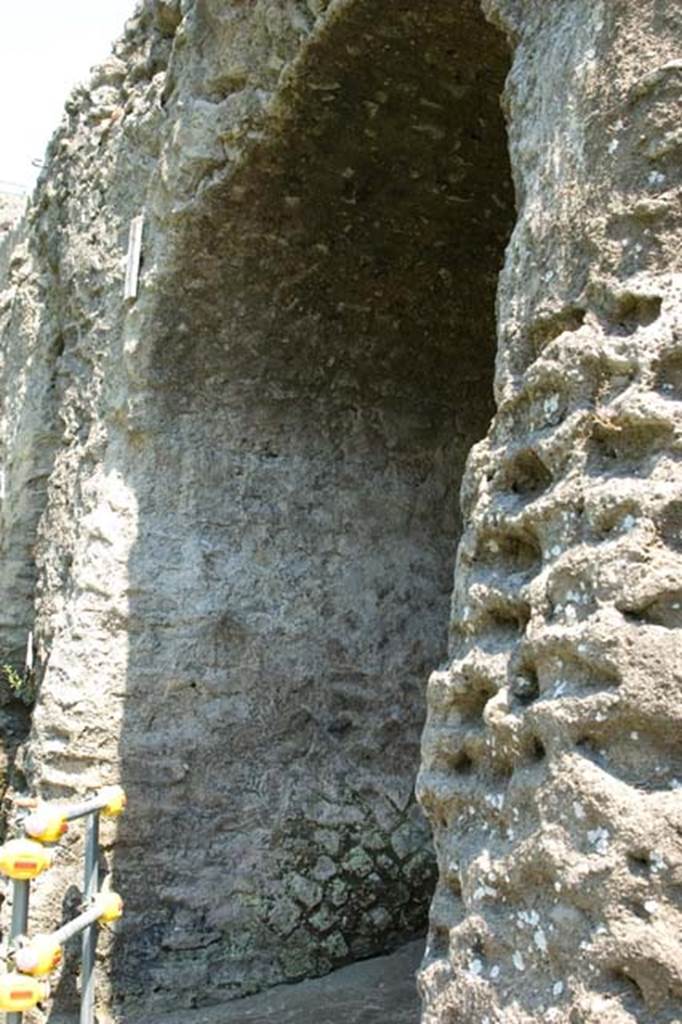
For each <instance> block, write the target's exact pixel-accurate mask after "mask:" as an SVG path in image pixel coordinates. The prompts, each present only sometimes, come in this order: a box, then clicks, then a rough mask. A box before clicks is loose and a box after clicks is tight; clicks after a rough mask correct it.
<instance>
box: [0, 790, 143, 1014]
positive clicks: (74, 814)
mask: <svg viewBox="0 0 682 1024" xmlns="http://www.w3.org/2000/svg"><path fill="white" fill-rule="evenodd" d="M17 803H18V804H20V805H21V806H24V807H32V808H34V809H33V813H31V814H29V815H28V816H27V817H26V818H25V819H24V821H23V830H24V833H25V835H24V837H22V838H19V839H12V840H10V841H9V842H8V843H5V845H4V846H2V847H0V872H1V873H2V874H4V875H6V876H7V877H8V878H10V879H11V880H12V886H13V897H12V919H11V924H10V934H9V947H8V950H7V954H8V956H9V958H11V959H12V960H13V962H14V970H13V971H10V972H9V973H7V974H5V975H4V976H0V1012H4V1013H6V1014H7V1024H21V1021H22V1018H23V1013H24V1011H25V1010H30V1009H32V1008H33V1007H34V1006H37V1005H38V1003H40V1002H42V1001H43V1000H44V999H46V998H47V997H48V995H49V984H48V982H47V981H46V980H45V979H46V976H47V975H49V974H50V972H51V971H53V970H54V969H55V968H56V967H58V966H59V964H60V963H61V959H62V947H63V946H64V944H65V943H66V942H67V941H68V940H69V939H71V938H73V936H74V935H78V934H79V933H81V932H82V935H83V939H82V952H81V1008H80V1024H94V1020H95V988H94V969H95V946H96V944H97V924H98V922H108V921H115V920H116V919H117V918H119V917H120V916H121V914H122V912H123V902H122V900H121V898H120V896H119V895H118V894H117V893H113V892H105V891H100V889H99V870H98V865H99V821H100V815H102V814H104V815H107V816H110V817H113V816H116V815H119V814H121V813H122V812H123V810H124V809H125V804H126V796H125V792H124V791H123V789H122V788H121V787H120V786H107V787H106V788H105V789H102V790H101V791H100V792H99V793H98V794H97V795H96V796H93V797H91V798H90V799H88V800H84V801H81V802H80V803H74V804H66V805H54V804H42V803H39V802H37V801H17ZM77 818H85V820H86V824H85V871H84V880H83V911H82V913H80V914H79V915H78V916H77V917H75V918H73V920H71V921H68V922H67V923H66V924H64V925H62V926H61V927H60V928H57V929H56V930H55V931H53V932H50V933H49V934H46V935H35V936H33V937H32V938H30V937H29V935H28V915H29V903H30V886H31V881H32V880H33V879H34V878H37V877H38V876H39V875H41V874H42V873H43V871H46V870H47V869H48V868H49V867H50V866H51V864H52V861H53V851H52V849H51V846H52V845H53V844H55V843H57V842H58V841H59V839H60V838H61V836H62V835H63V834H64V832H65V831H66V829H67V822H69V821H74V820H75V819H77Z"/></svg>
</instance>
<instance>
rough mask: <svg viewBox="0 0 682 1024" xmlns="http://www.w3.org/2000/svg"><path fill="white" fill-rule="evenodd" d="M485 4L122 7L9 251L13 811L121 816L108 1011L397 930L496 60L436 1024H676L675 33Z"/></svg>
mask: <svg viewBox="0 0 682 1024" xmlns="http://www.w3.org/2000/svg"><path fill="white" fill-rule="evenodd" d="M483 6H484V7H485V9H486V14H487V16H488V17H489V19H490V24H489V25H488V26H486V23H485V22H484V20H483V18H482V16H481V11H480V8H479V5H478V2H474V0H471V2H470V3H469V2H467V3H458V4H453V3H451V2H450V0H429V3H428V4H419V5H416V4H414V3H411V2H408V0H381V2H373V3H369V2H368V0H333V2H331V3H325V2H324V0H306V2H304V0H285V2H282V3H279V2H278V3H274V2H271V0H256V2H254V3H253V4H248V5H246V4H239V3H236V2H228V0H196V2H192V0H183V2H182V3H180V2H176V0H145V3H144V4H143V5H142V6H141V9H140V11H139V12H138V15H137V16H136V17H135V18H134V19H132V20H131V21H130V22H129V23H128V25H127V28H126V32H125V34H124V36H123V38H122V40H121V41H120V42H119V43H118V44H117V45H116V47H115V49H114V54H113V56H112V58H111V59H110V60H109V61H108V62H106V63H105V64H104V65H102V66H101V67H100V68H98V69H96V70H95V71H94V73H93V77H92V79H91V81H90V82H89V83H88V85H87V86H86V87H84V88H83V89H81V90H80V91H78V92H77V93H76V94H75V95H74V96H73V97H72V99H71V101H70V102H69V104H68V105H67V110H66V116H65V121H64V123H63V125H62V127H61V129H60V131H59V132H58V133H57V135H56V136H55V138H54V140H53V142H52V144H51V148H50V151H49V154H48V161H47V165H46V169H45V172H44V175H43V177H42V179H41V183H40V185H39V187H38V190H37V191H36V194H35V196H34V199H33V202H32V204H31V206H30V209H29V212H28V216H27V218H26V219H25V221H24V222H23V224H22V225H21V226H20V227H19V228H18V229H17V232H16V233H14V234H13V235H12V236H11V237H10V238H9V239H7V240H6V241H5V243H4V244H2V246H1V247H0V274H1V275H2V281H3V285H2V288H3V290H2V293H1V296H0V331H1V332H2V344H1V345H0V359H1V362H0V394H1V395H2V414H1V416H2V419H1V421H0V436H1V443H2V449H1V451H0V457H1V459H2V464H3V465H2V468H3V472H4V499H3V502H2V508H1V511H0V517H1V518H0V544H1V545H2V549H1V553H2V561H1V563H0V596H1V599H2V622H1V623H0V627H1V632H0V648H1V652H2V654H3V659H4V658H5V657H6V658H7V659H8V661H9V662H11V663H12V664H14V665H18V666H19V667H20V666H21V663H22V660H23V652H24V649H25V644H26V636H27V633H28V632H29V630H32V631H33V634H34V638H35V671H34V674H33V676H32V677H31V678H30V679H28V680H27V684H26V685H27V689H26V691H25V692H24V693H23V694H20V695H19V698H20V699H17V695H16V694H15V693H13V692H11V691H9V690H7V691H6V692H5V695H4V696H3V697H2V700H3V702H4V710H3V715H4V716H5V717H6V718H7V723H8V729H7V733H6V738H8V739H9V742H6V750H5V754H4V756H5V758H6V760H7V772H6V775H5V783H4V785H6V784H7V783H9V784H10V785H11V787H12V788H13V789H14V790H18V791H24V790H25V789H27V788H33V787H37V788H39V789H40V790H41V791H42V792H43V794H44V795H46V796H48V797H49V796H67V795H71V794H72V793H73V792H79V791H82V790H83V789H86V788H87V787H88V786H91V785H97V784H99V783H100V782H115V781H119V780H120V781H123V782H124V784H125V785H126V786H128V788H129V789H130V790H131V798H132V807H133V811H132V812H131V814H130V816H129V817H128V818H127V819H126V821H125V822H124V823H123V825H122V827H121V829H120V831H119V833H118V836H117V840H118V841H117V844H116V847H115V850H116V852H115V853H114V852H113V851H112V852H109V853H108V861H109V866H110V868H111V869H112V872H113V876H114V881H115V884H116V885H118V886H119V887H120V888H121V889H122V890H123V891H124V893H125V895H126V897H127V899H128V903H129V912H128V914H127V917H126V920H125V923H124V925H123V930H122V931H121V932H120V933H119V934H118V936H117V937H116V938H115V940H114V941H113V943H112V944H110V946H109V948H108V949H105V950H104V952H105V954H106V956H105V964H106V969H103V970H102V974H101V978H100V979H99V990H100V992H101V993H102V1005H101V1007H100V1010H101V1014H102V1017H103V1019H107V1018H108V1017H109V1018H111V1019H120V1020H126V1019H128V1018H129V1019H131V1020H136V1019H139V1018H140V1014H144V1012H146V1010H148V1009H150V1008H152V1007H154V1006H155V1005H156V1006H157V1007H158V1008H159V1009H160V1010H163V1009H167V1008H168V1007H170V1006H174V1007H179V1006H186V1007H190V1006H191V1005H193V1004H194V1003H195V1002H197V1000H199V1001H211V1000H213V1001H215V1000H219V999H230V998H234V997H235V996H239V995H243V994H245V993H248V992H249V991H254V990H256V989H258V988H261V987H263V986H266V985H268V984H272V983H274V982H277V981H279V980H282V979H283V978H285V979H288V980H292V979H295V978H297V977H300V976H302V975H306V974H313V973H319V972H323V971H325V970H328V969H329V968H331V967H332V966H334V965H335V964H337V963H342V962H344V961H345V960H348V959H349V958H353V957H356V956H365V955H368V954H370V953H373V952H378V951H379V950H381V949H382V948H387V947H388V946H390V945H391V944H395V943H396V942H398V941H400V940H401V939H402V938H404V937H406V936H407V935H408V934H410V932H411V930H413V929H414V928H415V927H418V925H419V923H420V922H421V915H422V913H423V908H424V905H425V902H426V900H427V899H428V894H429V892H430V887H431V884H432V863H431V858H430V854H429V852H428V844H427V841H426V835H425V829H424V825H423V823H422V822H421V821H420V819H419V816H418V815H417V813H416V810H415V807H414V804H413V801H412V798H411V786H412V776H413V771H414V762H415V759H416V740H417V736H418V731H419V728H420V723H421V706H422V702H423V697H422V693H421V679H422V676H423V675H424V674H425V673H426V669H427V666H432V665H433V664H434V663H437V662H438V661H439V658H440V655H441V653H442V652H441V646H442V627H441V625H440V624H441V623H442V625H444V623H445V619H446V618H447V593H446V592H447V590H448V588H449V586H450V583H449V577H450V572H451V566H450V564H449V557H450V555H449V552H450V549H451V547H452V545H453V543H454V540H455V538H456V537H457V536H458V533H459V531H460V524H459V522H458V521H457V517H456V516H455V515H454V514H451V513H447V511H445V512H444V510H447V509H448V508H452V504H453V502H454V497H453V494H452V491H453V485H454V484H455V483H456V481H458V479H459V475H460V473H461V465H462V462H463V458H464V455H465V453H466V451H468V449H469V448H470V446H471V444H472V443H473V442H474V441H475V440H476V439H477V438H478V437H480V436H482V433H483V432H484V430H485V427H486V425H487V423H488V422H489V421H490V415H491V408H490V401H489V396H490V393H491V392H492V387H493V384H492V362H493V353H492V345H493V335H494V332H493V325H492V323H491V317H490V310H491V308H492V295H493V290H494V283H495V278H496V273H497V269H498V266H499V262H500V257H501V253H502V249H503V246H504V243H505V241H506V239H507V237H508V229H509V225H510V213H511V207H512V200H511V197H510V189H509V174H508V167H507V163H506V158H505V152H504V150H505V139H504V131H503V127H502V122H501V118H500V114H499V110H498V105H497V97H498V96H499V94H500V92H501V90H502V83H503V79H504V77H505V74H506V71H507V69H508V66H509V55H510V54H513V66H512V71H511V74H510V77H509V79H508V82H507V87H506V90H505V98H504V103H505V110H506V113H507V118H508V126H509V142H510V150H511V156H512V171H513V175H514V184H515V188H516V204H517V210H518V220H517V224H516V228H515V230H514V234H513V237H512V241H511V245H510V246H509V249H508V252H507V258H506V265H505V269H504V272H503V274H502V278H501V283H500V288H499V302H498V306H499V309H498V316H499V331H498V335H499V337H498V346H499V347H498V356H497V368H496V381H495V397H496V401H497V414H496V416H495V419H494V421H493V425H492V427H491V429H490V432H489V434H488V437H487V439H486V440H485V441H484V442H483V443H481V444H480V445H478V446H477V447H476V448H474V450H473V451H472V454H471V456H470V459H469V465H468V470H467V472H466V475H465V480H464V486H463V492H462V505H463V520H464V525H465V530H464V535H463V538H462V542H461V545H460V548H459V555H458V563H457V573H456V581H455V600H454V617H453V628H452V637H451V656H450V660H449V664H448V667H447V668H446V669H444V670H443V671H439V672H436V673H435V674H434V675H433V676H432V678H431V681H430V684H429V694H428V722H427V725H426V729H425V733H424V740H423V753H422V770H421V773H420V779H419V785H418V791H419V797H420V800H421V803H422V807H423V808H424V810H425V811H426V813H427V814H428V816H429V819H430V821H431V824H432V827H433V831H434V836H435V843H436V853H437V858H438V869H439V882H438V886H437V890H436V895H435V898H434V901H433V905H432V911H431V918H432V924H431V932H430V940H429V945H428V950H427V957H426V960H425V965H424V969H423V971H422V973H421V981H420V986H421V990H422V993H423V996H424V1021H425V1024H436V1022H438V1024H455V1022H460V1021H462V1022H466V1024H492V1022H496V1024H502V1022H504V1024H517V1022H518V1024H530V1022H536V1021H538V1022H539V1021H541V1020H542V1021H545V1020H549V1021H550V1022H552V1021H553V1022H554V1024H579V1022H590V1024H597V1022H599V1024H634V1022H637V1024H673V1022H674V1021H677V1020H678V1019H679V1013H678V1011H677V1010H676V1008H675V1000H679V998H680V994H681V993H680V987H681V984H682V982H681V979H680V962H681V959H682V958H681V957H680V948H679V944H678V940H677V937H676V936H677V935H679V934H680V930H679V925H680V909H679V892H680V888H679V887H680V883H681V882H682V878H681V876H680V870H681V869H680V853H681V851H680V830H681V829H682V822H681V821H680V791H679V782H680V780H682V765H681V764H680V748H679V739H678V733H679V715H680V711H679V708H680V706H682V702H680V700H679V695H680V678H681V677H680V670H679V667H678V666H679V654H680V646H681V643H680V635H681V634H680V629H679V627H680V624H681V623H680V602H681V601H682V594H681V591H682V576H681V574H680V560H681V559H682V554H681V553H680V550H681V543H680V526H681V523H680V521H681V518H682V511H681V510H682V493H681V490H682V488H681V486H680V471H679V468H678V466H679V461H678V460H679V455H678V450H679V429H680V427H679V416H677V417H676V411H677V410H678V404H679V401H680V400H682V355H681V354H680V340H679V332H680V325H679V315H680V313H679V311H680V277H679V273H678V274H677V276H676V267H677V270H678V271H679V264H676V261H677V260H678V259H679V255H678V248H679V239H680V216H681V215H680V212H679V211H680V202H679V199H680V179H679V174H680V162H679V156H680V154H679V145H680V135H679V127H678V124H677V120H676V114H675V104H676V102H677V101H678V99H679V88H680V64H679V59H678V57H679V42H680V37H681V35H682V28H681V26H680V14H679V13H678V12H676V10H675V8H674V5H672V4H669V3H663V2H659V0H591V2H589V3H588V2H587V0H569V2H566V3H548V2H546V0H542V2H541V0H485V3H484V5H483ZM425 11H426V12H428V17H425V16H424V12H425ZM491 24H492V25H494V26H495V28H494V29H493V28H492V27H491ZM502 33H506V36H507V39H508V42H509V50H506V49H505V46H504V43H503V39H502ZM676 48H677V50H676ZM415 140H418V145H415ZM387 166H388V167H390V169H391V174H390V179H389V184H388V187H387V186H386V174H385V168H386V167H387ZM142 211H144V214H145V219H146V227H145V243H144V261H143V267H142V288H141V291H140V295H139V296H138V299H137V301H136V302H135V303H125V302H124V301H123V295H122V283H123V272H124V266H123V264H124V258H125V249H126V242H127V232H128V225H129V223H130V220H131V218H132V217H133V216H135V215H137V214H139V213H140V212H142ZM415 254H418V255H419V258H418V259H415ZM676 318H677V320H676ZM425 339H428V344H426V343H425ZM453 339H456V344H454V346H453ZM292 353H293V355H292ZM296 353H298V357H297V356H296ZM335 360H336V361H335ZM264 424H265V425H266V427H267V429H264ZM309 492H310V495H311V500H308V495H309ZM377 495H379V496H380V498H381V499H382V500H383V504H382V503H381V501H380V502H379V506H380V507H379V511H378V512H377ZM313 499H314V500H313ZM365 520H366V521H367V522H370V521H371V522H372V523H373V524H374V525H373V526H372V528H371V530H368V531H364V530H363V522H364V521H365ZM344 538H345V539H344ZM342 541H343V543H341V542H342ZM344 544H345V546H344ZM292 579H295V580H296V586H295V587H292V586H291V580H292ZM316 580H318V581H320V580H321V581H322V582H321V584H320V585H319V587H318V585H317V584H315V585H313V583H312V582H311V581H316ZM396 581H399V582H398V585H396ZM311 624H312V626H314V630H311ZM368 624H369V625H368ZM382 624H383V626H385V627H386V628H385V629H384V631H383V632H381V631H380V626H382ZM311 636H312V637H314V641H313V642H311ZM407 640H409V643H408V644H407V647H409V657H405V656H404V651H405V650H406V647H405V643H406V641H407ZM344 644H345V645H346V646H344ZM33 688H35V689H36V690H37V702H36V705H35V709H34V711H33V715H32V721H31V723H30V727H31V733H30V739H29V741H28V743H26V744H24V746H23V747H22V748H21V750H20V751H19V754H18V755H17V754H16V746H17V743H18V741H19V740H20V739H21V737H22V736H23V734H24V733H25V732H26V729H27V727H28V722H27V718H26V711H25V707H24V705H23V703H22V700H21V697H23V698H25V699H30V697H31V690H32V689H33ZM368 752H369V756H367V755H368ZM113 837H114V833H113V832H111V833H108V834H107V836H105V840H108V839H113ZM199 839H200V842H199V841H198V840H199ZM70 842H71V843H73V845H69V844H67V846H66V848H65V855H64V857H63V858H62V859H61V860H60V864H61V871H62V877H61V879H60V880H59V881H58V882H57V884H56V885H55V887H54V888H55V889H56V890H57V891H62V890H63V889H64V888H65V885H66V884H67V883H68V882H69V881H72V880H73V874H72V864H75V862H76V858H75V857H74V856H73V854H75V853H76V852H77V851H76V849H75V845H76V844H77V838H75V837H74V838H73V839H72V840H71V841H70ZM62 883H63V884H62ZM50 891H54V889H53V888H52V884H51V886H50V887H49V889H48V888H47V887H45V888H43V889H42V891H40V890H39V892H38V898H37V902H36V909H37V912H38V913H39V915H43V919H44V920H45V921H48V920H49V921H53V920H54V919H55V916H59V915H60V914H61V913H62V911H63V909H64V908H62V907H61V906H58V905H56V904H55V903H54V902H53V898H52V897H51V896H50ZM676 899H677V900H678V903H676V902H675V901H676ZM66 909H68V908H66ZM110 967H112V968H113V970H112V971H110V970H109V968H110ZM108 979H111V986H112V987H111V989H110V990H108V989H107V984H108V983H109V982H108ZM73 996H74V982H73V974H72V972H71V971H70V965H69V964H68V963H67V966H66V970H65V972H64V975H63V979H62V982H61V983H60V985H59V987H58V990H57V993H56V998H57V1005H58V1006H60V1007H63V1006H66V1005H68V1003H69V1002H70V1001H72V1000H73ZM676 1014H677V1016H676Z"/></svg>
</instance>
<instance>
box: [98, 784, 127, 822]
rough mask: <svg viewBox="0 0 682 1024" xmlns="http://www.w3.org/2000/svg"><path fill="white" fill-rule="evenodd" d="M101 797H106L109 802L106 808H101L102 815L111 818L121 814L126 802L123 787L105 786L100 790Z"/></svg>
mask: <svg viewBox="0 0 682 1024" xmlns="http://www.w3.org/2000/svg"><path fill="white" fill-rule="evenodd" d="M102 796H104V797H106V798H107V800H108V801H109V802H108V803H107V805H106V807H103V808H102V814H106V815H108V816H109V817H111V818H115V817H116V816H117V815H119V814H123V812H124V811H125V808H126V803H127V800H128V798H127V797H126V791H125V789H124V788H123V786H105V788H104V789H103V790H102Z"/></svg>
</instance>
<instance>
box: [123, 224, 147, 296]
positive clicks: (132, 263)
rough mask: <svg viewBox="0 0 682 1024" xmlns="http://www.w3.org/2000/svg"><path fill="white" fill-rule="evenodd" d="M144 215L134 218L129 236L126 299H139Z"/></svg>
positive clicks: (124, 294)
mask: <svg viewBox="0 0 682 1024" xmlns="http://www.w3.org/2000/svg"><path fill="white" fill-rule="evenodd" d="M143 229H144V214H142V213H141V214H140V215H139V216H138V217H133V219H132V220H131V222H130V233H129V235H128V262H127V264H126V282H125V288H124V292H123V297H124V298H125V299H136V298H137V285H138V281H139V279H140V260H141V258H142V231H143Z"/></svg>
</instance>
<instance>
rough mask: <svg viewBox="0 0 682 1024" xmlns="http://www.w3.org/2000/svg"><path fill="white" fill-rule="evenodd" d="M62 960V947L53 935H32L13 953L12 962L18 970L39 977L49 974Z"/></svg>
mask: <svg viewBox="0 0 682 1024" xmlns="http://www.w3.org/2000/svg"><path fill="white" fill-rule="evenodd" d="M61 962H62V948H61V946H60V945H59V943H58V942H57V940H56V939H55V937H54V935H34V937H33V938H32V939H31V940H30V941H29V942H27V943H26V945H25V946H20V947H19V949H18V950H17V951H16V953H15V954H14V963H15V964H16V966H17V968H18V969H19V970H20V971H23V972H24V973H25V974H32V975H34V976H37V977H41V976H42V975H43V974H49V973H50V971H53V970H54V969H55V968H56V967H59V965H60V963H61Z"/></svg>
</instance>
